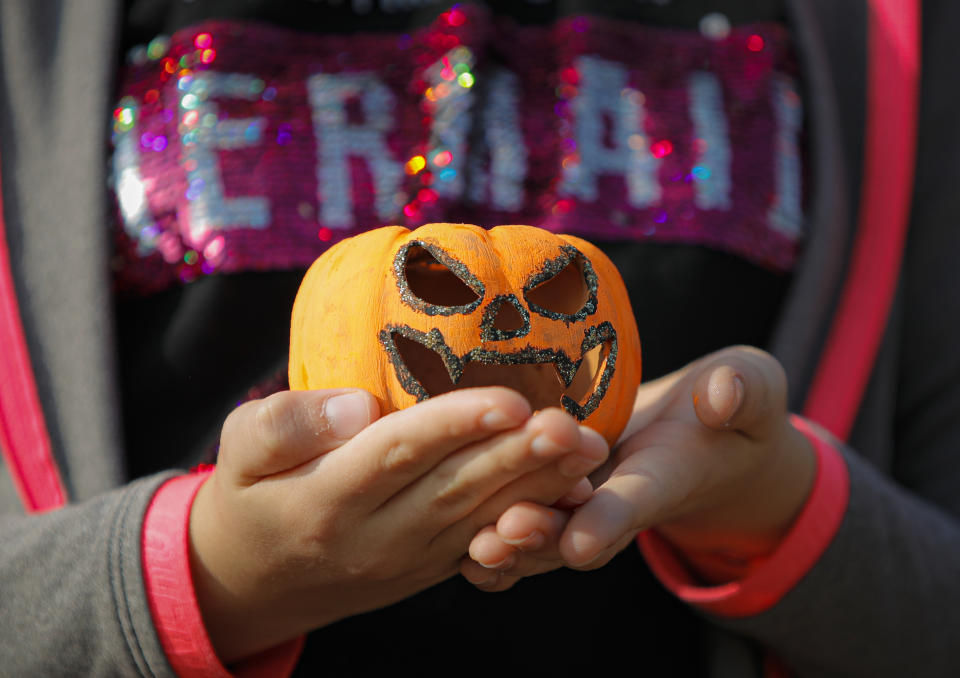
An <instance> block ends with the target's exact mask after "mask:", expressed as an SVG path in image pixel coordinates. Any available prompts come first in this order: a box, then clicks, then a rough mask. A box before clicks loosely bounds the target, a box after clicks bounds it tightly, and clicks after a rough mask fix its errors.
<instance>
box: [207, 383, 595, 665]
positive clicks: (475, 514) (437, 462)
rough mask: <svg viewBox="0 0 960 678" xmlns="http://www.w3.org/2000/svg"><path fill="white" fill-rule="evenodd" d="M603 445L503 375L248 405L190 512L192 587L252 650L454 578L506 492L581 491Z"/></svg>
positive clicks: (228, 645) (244, 651) (223, 640)
mask: <svg viewBox="0 0 960 678" xmlns="http://www.w3.org/2000/svg"><path fill="white" fill-rule="evenodd" d="M607 453H608V450H607V446H606V443H605V442H604V441H603V439H602V438H601V437H600V436H599V435H597V434H595V433H593V432H592V431H583V430H581V428H580V427H579V426H578V425H577V423H576V422H575V421H574V420H573V419H572V418H571V417H570V416H569V415H567V414H565V413H563V412H561V411H560V410H545V411H542V412H539V413H537V414H536V415H535V416H532V415H531V411H530V407H529V405H528V404H527V402H526V401H525V400H524V399H523V398H522V397H521V396H520V395H519V394H517V393H515V392H513V391H510V390H508V389H504V388H484V389H469V390H464V391H457V392H454V393H450V394H447V395H444V396H440V397H437V398H432V399H430V400H428V401H425V402H423V403H421V404H419V405H416V406H414V407H412V408H409V409H407V410H403V411H399V412H394V413H391V414H389V415H387V416H385V417H382V418H379V419H378V409H377V406H376V401H375V400H374V399H373V398H372V396H370V395H369V394H367V393H366V392H364V391H344V390H339V391H313V392H309V391H302V392H284V393H280V394H276V395H274V396H271V397H270V398H267V399H265V400H262V401H255V402H252V403H248V404H245V405H243V406H241V407H240V408H238V409H237V410H235V411H234V412H233V413H232V414H231V415H230V417H229V418H228V419H227V421H226V423H225V424H224V428H223V433H222V437H221V448H220V456H219V460H218V464H217V467H216V470H215V471H214V473H213V475H212V476H211V478H210V479H209V480H208V481H207V482H206V483H205V484H204V485H203V486H202V487H201V488H200V491H199V492H198V494H197V497H196V499H195V501H194V505H193V508H192V511H191V518H190V546H191V566H192V570H193V573H194V580H195V588H196V590H197V595H198V601H199V603H200V607H201V611H202V613H203V616H204V622H205V625H206V626H207V629H208V632H209V634H210V637H211V640H212V642H213V645H214V647H215V648H216V650H217V652H218V655H219V656H220V658H221V659H222V660H223V661H231V660H233V659H236V658H239V657H242V656H246V655H249V654H252V653H254V652H256V651H257V650H258V649H265V648H267V647H270V646H272V645H275V644H277V643H279V642H282V641H283V640H286V639H289V638H292V637H295V636H296V635H298V634H301V633H303V632H305V631H308V630H311V629H314V628H317V627H319V626H323V625H325V624H329V623H331V622H333V621H336V620H338V619H341V618H344V617H346V616H350V615H353V614H357V613H360V612H364V611H368V610H372V609H375V608H379V607H382V606H385V605H388V604H390V603H393V602H395V601H397V600H400V599H402V598H404V597H407V596H409V595H411V594H413V593H416V592H418V591H420V590H422V589H424V588H427V587H429V586H431V585H433V584H435V583H437V582H439V581H441V580H443V579H445V578H447V577H449V576H450V575H452V574H454V573H456V571H457V568H458V563H459V561H460V559H461V558H462V557H463V555H464V554H465V553H466V551H467V547H468V545H469V543H470V540H471V538H472V537H473V536H474V535H475V534H476V533H477V532H478V531H479V530H480V528H482V527H483V526H484V525H487V524H491V523H493V522H495V521H496V520H497V518H498V517H499V516H500V515H501V514H502V513H503V512H504V510H506V509H507V508H508V507H509V506H511V505H513V504H516V503H518V502H520V501H533V502H536V503H538V504H543V505H550V504H552V503H555V502H557V501H558V500H562V499H564V498H565V499H566V501H568V502H576V501H577V496H578V495H582V493H583V487H584V477H585V476H586V474H588V473H589V472H591V471H593V470H594V469H596V468H597V467H598V466H599V465H600V464H602V463H603V462H604V461H605V459H606V457H607ZM580 500H582V497H581V499H580Z"/></svg>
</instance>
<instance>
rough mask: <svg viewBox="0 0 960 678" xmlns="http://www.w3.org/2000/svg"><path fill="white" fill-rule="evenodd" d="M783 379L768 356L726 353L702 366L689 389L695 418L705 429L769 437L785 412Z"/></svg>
mask: <svg viewBox="0 0 960 678" xmlns="http://www.w3.org/2000/svg"><path fill="white" fill-rule="evenodd" d="M786 384H787V380H786V375H785V373H784V371H783V368H782V367H781V366H780V363H779V362H777V360H776V359H775V358H773V357H772V356H771V355H769V354H768V353H765V352H763V351H760V350H758V349H754V348H750V347H735V348H732V349H727V350H725V351H723V352H721V353H720V354H718V355H717V356H716V358H715V359H713V360H711V361H708V362H706V363H705V364H704V366H703V369H702V370H701V371H700V372H699V374H698V376H697V379H696V382H695V383H694V387H693V406H694V410H695V411H696V413H697V417H698V418H699V419H700V421H701V422H702V423H703V424H704V425H705V426H707V427H708V428H711V429H715V430H733V431H738V432H740V433H742V434H744V435H746V436H747V437H748V438H751V439H756V438H760V437H764V436H767V435H769V434H770V433H771V432H772V427H773V426H775V425H777V424H779V422H780V421H781V420H782V418H783V414H784V412H785V411H786Z"/></svg>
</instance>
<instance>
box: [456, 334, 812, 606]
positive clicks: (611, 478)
mask: <svg viewBox="0 0 960 678" xmlns="http://www.w3.org/2000/svg"><path fill="white" fill-rule="evenodd" d="M814 466H815V461H814V455H813V450H812V448H811V447H810V444H809V443H808V441H807V440H806V438H805V437H804V436H803V435H802V434H801V433H799V432H798V431H797V430H796V429H795V428H794V427H793V426H792V425H791V424H790V421H789V418H788V416H787V411H786V377H785V375H784V372H783V369H782V368H781V366H780V365H779V363H778V362H777V361H776V360H775V359H774V358H773V357H772V356H770V355H769V354H767V353H765V352H763V351H760V350H758V349H754V348H750V347H733V348H729V349H725V350H723V351H720V352H717V353H714V354H711V355H709V356H706V357H705V358H702V359H700V360H698V361H696V362H694V363H692V364H690V365H688V366H686V367H685V368H683V369H681V370H679V371H677V372H674V373H672V374H670V375H667V376H665V377H663V378H661V379H659V380H657V381H653V382H650V383H648V384H644V385H642V386H641V387H640V389H639V390H638V393H637V398H636V401H635V403H634V413H633V416H632V417H631V420H630V423H629V424H628V427H627V430H626V431H625V433H624V435H623V436H622V437H621V442H620V444H619V445H618V446H617V448H616V449H615V451H614V453H613V454H612V455H611V458H610V460H609V461H608V462H607V464H606V465H605V466H604V467H603V468H602V469H600V470H599V471H598V472H597V473H596V474H594V475H593V476H592V477H591V478H592V479H593V480H594V481H595V483H596V485H597V489H596V491H595V492H594V494H593V496H592V497H591V498H590V499H589V500H588V501H587V502H586V503H585V504H583V505H582V506H580V507H579V508H577V509H576V511H575V512H571V511H558V510H557V509H556V508H555V507H546V506H544V505H542V504H537V503H531V502H523V503H519V504H517V505H515V506H512V507H511V508H509V509H508V510H507V511H506V512H504V513H503V515H502V516H501V517H500V518H499V520H498V521H497V522H496V523H495V524H493V525H490V526H487V527H485V528H484V529H483V530H482V531H481V532H480V533H478V535H477V536H476V538H475V539H474V540H473V541H472V542H471V545H470V551H469V554H470V557H469V558H466V559H464V561H463V562H462V563H461V573H462V574H463V575H464V576H465V577H466V578H467V579H468V580H469V581H471V582H472V583H474V584H476V585H478V586H479V587H481V588H483V589H485V590H503V589H505V588H509V587H510V586H512V585H513V584H514V583H515V582H516V581H517V580H518V579H519V578H521V577H524V576H530V575H533V574H539V573H541V572H545V571H548V570H550V569H554V568H556V567H559V566H562V565H566V566H569V567H575V568H581V569H592V568H596V567H600V566H602V565H604V564H606V563H607V562H609V560H610V559H611V558H613V556H615V555H616V554H617V553H618V552H619V551H620V550H621V549H623V548H624V547H625V546H626V545H627V544H629V543H630V542H631V541H633V539H634V538H635V536H636V534H637V533H638V532H639V531H641V530H644V529H647V528H656V529H657V531H658V532H659V533H660V534H662V535H663V536H664V537H666V538H667V539H668V540H669V541H670V542H672V543H673V544H674V545H675V546H677V547H678V548H680V549H681V550H682V551H684V552H686V553H687V554H689V555H691V556H694V560H696V556H698V555H701V556H720V557H721V558H723V559H725V560H727V561H729V562H744V563H746V562H748V561H749V560H750V559H752V558H755V557H757V556H762V555H765V554H768V553H769V552H770V551H772V550H773V549H774V548H775V547H776V545H777V544H778V543H779V541H780V540H781V539H782V537H783V535H784V534H785V533H786V530H787V529H788V528H789V526H790V525H791V523H792V521H793V519H794V517H795V516H796V515H797V513H798V511H799V509H800V508H801V507H802V506H803V503H804V501H805V499H806V497H807V495H808V493H809V490H810V487H811V485H812V479H813V474H814ZM701 574H703V575H704V576H705V577H706V578H710V577H711V574H712V573H710V572H706V573H704V572H701Z"/></svg>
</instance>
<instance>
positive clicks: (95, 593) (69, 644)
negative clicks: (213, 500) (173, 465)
mask: <svg viewBox="0 0 960 678" xmlns="http://www.w3.org/2000/svg"><path fill="white" fill-rule="evenodd" d="M168 477H169V476H168V475H160V476H152V477H149V478H145V479H143V480H140V481H137V482H135V483H132V484H130V485H128V486H126V487H124V488H122V489H119V490H116V491H114V492H111V493H109V494H105V495H102V496H100V497H97V498H95V499H92V500H90V501H87V502H84V503H82V504H77V505H71V506H67V507H65V508H63V509H60V510H58V511H54V512H50V513H45V514H41V515H32V516H8V515H4V516H3V517H0V543H2V544H3V546H2V548H0V587H2V589H0V639H2V640H0V666H2V667H3V669H2V671H0V672H2V673H4V674H5V675H15V676H51V677H56V676H151V677H156V678H159V677H161V676H173V675H174V673H173V670H172V669H171V668H170V664H169V663H168V661H167V659H166V658H165V655H164V652H163V649H162V647H161V645H160V642H159V640H158V638H157V634H156V631H155V630H154V625H153V621H152V619H151V615H150V609H149V605H148V602H147V597H146V592H145V589H144V584H143V570H142V565H141V555H140V553H141V550H140V544H141V529H142V525H143V516H144V513H145V512H146V509H147V506H148V505H149V502H150V500H151V497H152V496H153V494H154V492H155V491H156V489H157V487H159V486H160V484H161V483H162V482H163V481H164V480H165V479H166V478H168Z"/></svg>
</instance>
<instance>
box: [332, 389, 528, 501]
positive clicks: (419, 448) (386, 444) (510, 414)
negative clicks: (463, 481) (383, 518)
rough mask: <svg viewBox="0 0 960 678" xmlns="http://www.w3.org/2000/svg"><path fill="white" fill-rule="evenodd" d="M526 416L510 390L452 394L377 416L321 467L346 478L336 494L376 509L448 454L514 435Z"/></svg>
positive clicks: (524, 407)
mask: <svg viewBox="0 0 960 678" xmlns="http://www.w3.org/2000/svg"><path fill="white" fill-rule="evenodd" d="M529 417H530V405H529V404H528V403H527V401H526V400H525V399H524V398H523V397H522V396H521V395H520V394H519V393H517V392H515V391H511V390H510V389H506V388H500V387H490V388H477V389H464V390H461V391H453V392H451V393H448V394H445V395H442V396H438V397H436V398H430V399H429V400H426V401H424V402H422V403H419V404H417V405H414V406H413V407H410V408H407V409H405V410H400V411H397V412H393V413H391V414H389V415H387V416H385V417H383V418H382V419H380V420H379V421H378V422H376V424H375V425H373V426H370V427H368V428H367V429H365V430H364V431H363V432H362V433H361V434H360V435H358V436H356V437H355V438H354V439H353V440H351V441H350V444H349V445H347V446H344V448H343V449H341V450H339V451H338V453H337V454H335V455H330V456H328V457H327V458H325V459H324V464H329V468H330V472H331V473H334V472H339V473H340V474H341V475H340V477H341V478H344V479H346V481H347V483H348V484H347V485H341V486H340V487H339V488H338V489H339V490H340V491H342V492H350V493H362V494H363V495H364V499H365V503H366V504H368V505H369V506H370V507H372V508H376V507H380V506H382V505H383V504H384V503H386V502H387V501H388V500H390V499H391V498H392V497H394V496H395V495H397V494H398V493H401V492H403V491H404V490H405V489H406V488H408V486H411V485H412V484H414V483H415V482H416V481H418V480H419V479H421V478H423V477H426V476H428V475H430V474H432V473H433V471H434V468H435V467H437V466H439V465H440V464H442V463H443V462H444V461H445V460H446V459H447V457H448V456H449V455H450V454H451V453H452V452H454V451H458V450H460V449H461V448H464V447H469V446H471V444H477V443H479V442H481V441H486V440H487V439H490V438H492V439H497V437H498V435H508V434H507V433H504V431H511V433H510V434H512V435H514V436H516V435H517V434H516V432H515V431H513V430H514V429H517V427H520V426H522V425H523V424H524V422H525V421H527V419H528V418H529ZM519 430H521V431H522V429H519ZM446 475H448V476H449V471H448V473H447V474H446Z"/></svg>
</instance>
